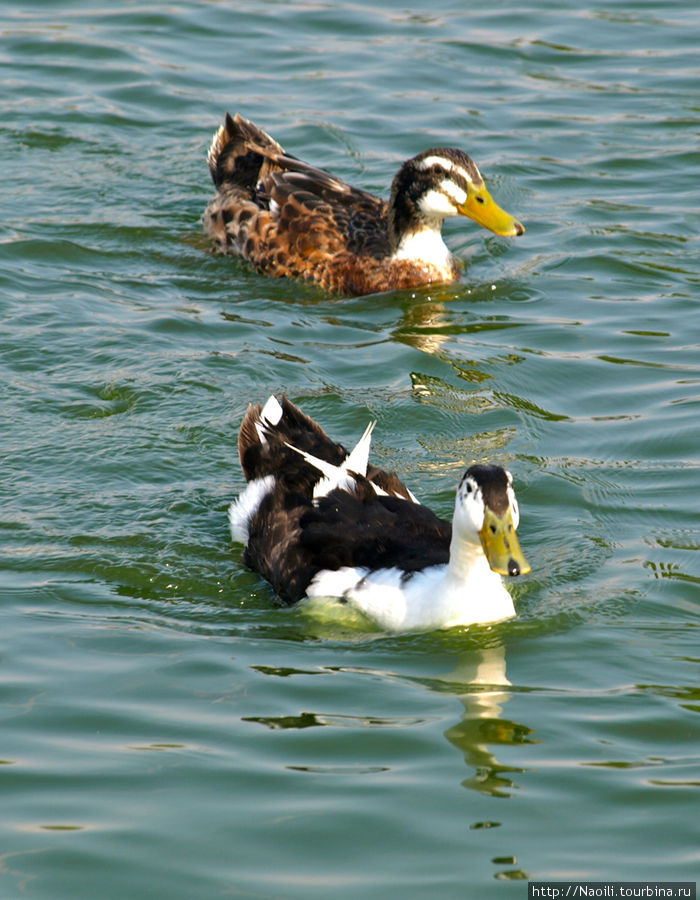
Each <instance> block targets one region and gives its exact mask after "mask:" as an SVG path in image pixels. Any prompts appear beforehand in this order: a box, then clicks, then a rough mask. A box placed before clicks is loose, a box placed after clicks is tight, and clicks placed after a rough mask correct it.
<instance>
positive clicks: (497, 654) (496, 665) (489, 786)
mask: <svg viewBox="0 0 700 900" xmlns="http://www.w3.org/2000/svg"><path fill="white" fill-rule="evenodd" d="M441 680H442V681H444V682H445V688H442V690H444V689H446V688H447V685H448V684H449V686H450V690H451V691H453V692H454V693H455V695H457V696H459V699H460V700H461V702H462V704H463V705H464V714H463V715H462V718H461V719H460V721H459V722H457V723H456V724H455V725H453V726H452V727H451V728H448V729H447V731H446V732H445V737H446V738H447V740H448V741H449V742H450V743H451V744H453V745H454V746H455V747H457V749H458V750H459V751H460V752H461V753H462V754H463V755H464V759H465V762H466V763H467V765H469V766H470V767H471V768H473V769H474V774H473V775H472V776H471V777H469V778H465V779H464V781H462V785H463V786H464V787H466V788H470V789H471V790H474V791H479V792H480V793H482V794H491V795H492V796H494V797H509V796H510V795H511V791H512V789H514V788H517V787H518V785H517V784H516V783H515V781H514V780H513V778H512V777H511V775H512V774H513V773H517V772H524V771H526V770H525V769H523V768H520V767H517V766H509V765H504V764H502V763H500V762H499V761H498V759H497V758H496V754H495V752H494V751H493V750H492V747H493V746H494V745H499V744H500V745H502V746H503V745H515V744H535V743H537V741H536V739H534V738H532V737H530V735H531V734H532V733H533V732H532V729H531V728H528V727H527V726H526V725H520V724H518V723H517V722H513V721H511V720H510V719H506V718H504V717H503V716H502V710H503V706H504V704H506V703H507V702H508V700H509V699H510V696H511V694H510V692H509V690H508V688H509V687H510V686H511V683H510V681H508V678H507V677H506V651H505V646H504V645H503V644H498V645H496V646H492V647H480V648H475V649H473V650H470V651H468V652H466V653H465V654H464V655H463V656H462V657H461V658H460V660H459V662H458V664H457V666H456V667H455V669H454V670H453V671H452V672H451V673H449V674H448V675H445V676H443V677H442V678H441Z"/></svg>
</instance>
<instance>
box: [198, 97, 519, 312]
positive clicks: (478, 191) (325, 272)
mask: <svg viewBox="0 0 700 900" xmlns="http://www.w3.org/2000/svg"><path fill="white" fill-rule="evenodd" d="M208 162H209V170H210V172H211V176H212V179H213V181H214V185H215V187H216V194H215V196H214V197H213V198H212V200H211V201H210V202H209V204H208V206H207V208H206V211H205V213H204V218H203V222H204V228H205V231H206V232H207V233H208V234H209V235H210V236H211V238H212V239H213V241H214V244H215V246H216V247H217V248H218V249H219V250H221V251H223V252H224V253H228V254H231V255H233V256H236V257H240V258H242V259H245V260H248V261H249V262H251V263H252V264H253V265H254V266H255V268H256V269H257V270H258V271H259V272H262V273H263V274H265V275H271V276H276V277H283V276H287V277H294V278H300V279H303V280H304V281H308V282H313V283H316V284H318V285H320V286H321V287H322V288H324V289H325V290H328V291H331V292H334V293H340V294H345V295H362V294H373V293H379V292H382V291H389V290H394V289H399V288H412V287H418V286H420V285H425V284H430V283H432V282H451V281H455V280H457V278H458V277H459V273H460V269H461V266H460V263H459V262H458V261H457V260H456V259H455V257H454V256H453V255H452V253H451V252H450V251H449V249H448V248H447V246H446V245H445V243H444V241H443V239H442V224H443V222H444V220H445V219H446V218H450V217H452V216H468V217H469V218H471V219H473V220H474V221H475V222H478V223H479V225H482V226H483V227H484V228H488V229H490V230H491V231H494V232H495V233H496V234H501V235H520V234H523V233H524V231H525V229H524V228H523V226H522V225H521V224H520V222H518V220H517V219H514V218H513V216H511V215H509V214H508V213H507V212H505V211H504V210H503V209H501V208H500V207H499V206H498V205H497V204H496V202H495V201H494V200H493V199H492V198H491V195H490V194H489V192H488V191H487V189H486V186H485V184H484V179H483V178H482V176H481V173H480V172H479V169H478V168H477V167H476V164H475V163H474V162H473V161H472V160H471V159H470V158H469V157H468V156H467V155H466V153H463V152H462V151H461V150H455V149H452V148H449V147H433V148H431V149H430V150H425V151H423V153H419V154H418V156H414V157H413V158H412V159H409V160H407V161H406V162H405V163H403V165H402V166H401V168H400V169H399V171H398V172H397V173H396V176H395V178H394V180H393V183H392V186H391V195H390V198H389V201H388V202H387V201H386V200H381V199H379V198H378V197H374V196H373V195H372V194H369V193H367V192H366V191H363V190H360V189H358V188H354V187H351V186H350V185H348V184H346V183H345V182H344V181H342V180H341V179H339V178H336V177H335V176H333V175H331V174H330V173H329V172H326V171H325V170H323V169H319V168H316V167H315V166H312V165H309V164H308V163H305V162H303V161H302V160H300V159H297V158H296V157H294V156H292V155H291V154H289V153H286V152H285V151H284V150H283V149H282V147H281V146H280V145H279V144H278V143H277V142H276V141H275V140H273V138H271V137H270V136H269V135H268V134H266V133H265V132H264V131H262V130H261V129H260V128H258V127H257V126H256V125H254V124H253V123H252V122H249V121H248V120H247V119H244V118H242V117H241V116H240V115H236V116H235V117H233V118H232V117H231V116H230V115H229V114H228V113H227V114H226V118H225V121H224V124H223V125H222V126H221V127H220V128H219V129H218V130H217V131H216V133H215V134H214V138H213V140H212V142H211V146H210V148H209V154H208Z"/></svg>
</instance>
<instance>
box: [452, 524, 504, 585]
mask: <svg viewBox="0 0 700 900" xmlns="http://www.w3.org/2000/svg"><path fill="white" fill-rule="evenodd" d="M446 577H447V578H448V579H449V580H450V581H452V582H455V583H458V582H467V581H470V580H471V579H472V578H480V579H481V578H486V579H487V580H489V581H491V580H492V579H495V581H497V582H498V583H499V584H500V583H501V578H500V576H499V575H498V574H497V573H496V572H494V571H493V570H492V569H491V567H490V566H489V561H488V560H487V559H486V554H485V553H484V550H483V547H482V546H481V541H479V540H478V538H477V540H476V541H470V540H468V539H467V540H465V538H463V537H461V536H459V535H458V533H457V529H456V528H453V529H452V540H451V542H450V561H449V563H448V565H447V574H446Z"/></svg>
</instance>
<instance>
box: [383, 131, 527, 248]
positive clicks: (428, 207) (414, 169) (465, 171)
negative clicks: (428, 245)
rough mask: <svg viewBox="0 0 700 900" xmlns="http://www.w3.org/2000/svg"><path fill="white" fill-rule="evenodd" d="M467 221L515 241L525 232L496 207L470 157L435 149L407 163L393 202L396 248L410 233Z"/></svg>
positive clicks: (392, 227)
mask: <svg viewBox="0 0 700 900" xmlns="http://www.w3.org/2000/svg"><path fill="white" fill-rule="evenodd" d="M451 216H468V217H469V218H470V219H473V220H474V221H475V222H478V223H479V225H483V227H484V228H488V229H490V230H491V231H493V232H495V233H496V234H502V235H509V236H515V235H520V234H523V233H524V232H525V228H524V227H523V226H522V225H521V224H520V222H518V220H517V219H515V218H513V216H511V215H510V214H509V213H507V212H506V211H505V210H504V209H501V207H500V206H499V205H498V204H497V203H496V202H495V200H494V199H493V198H492V197H491V195H490V194H489V192H488V191H487V190H486V185H485V184H484V179H483V178H482V177H481V173H480V172H479V170H478V168H477V166H476V164H475V163H474V161H473V160H472V159H470V157H468V156H467V154H466V153H463V152H462V151H461V150H454V149H452V148H449V147H433V148H432V149H430V150H425V151H424V152H423V153H419V154H418V156H414V157H413V158H412V159H409V160H407V161H406V162H405V163H404V164H403V165H402V166H401V168H400V169H399V171H398V172H397V173H396V176H395V178H394V181H393V184H392V187H391V200H390V201H389V231H390V236H391V240H392V244H393V246H394V248H396V247H397V246H398V245H399V244H400V242H401V239H402V238H403V237H404V236H405V235H406V234H410V233H411V232H412V231H420V230H421V229H424V228H426V227H432V228H440V227H441V226H442V222H443V220H444V219H446V218H448V217H451Z"/></svg>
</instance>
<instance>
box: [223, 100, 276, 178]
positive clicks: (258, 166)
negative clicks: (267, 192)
mask: <svg viewBox="0 0 700 900" xmlns="http://www.w3.org/2000/svg"><path fill="white" fill-rule="evenodd" d="M284 155H285V153H284V150H283V149H282V147H281V146H280V145H279V144H278V143H277V141H274V140H273V139H272V138H271V137H270V135H269V134H266V133H265V132H264V131H262V130H261V129H260V128H258V127H257V125H253V123H252V122H249V121H248V120H247V119H244V118H243V116H241V115H239V114H238V113H236V115H235V116H233V117H232V116H231V115H230V114H229V113H226V118H225V119H224V124H223V125H221V126H220V127H219V128H218V129H217V130H216V132H215V133H214V137H213V138H212V142H211V144H210V146H209V152H208V154H207V162H208V163H209V171H210V172H211V177H212V180H213V182H214V184H215V185H216V186H217V188H219V187H221V186H222V185H235V186H237V187H241V188H245V189H248V190H252V189H254V188H255V186H256V185H257V183H258V182H259V181H260V180H261V178H263V177H265V176H266V175H267V174H269V172H270V171H272V170H274V169H275V168H278V167H277V166H276V165H275V160H276V159H278V158H279V157H282V156H284Z"/></svg>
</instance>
